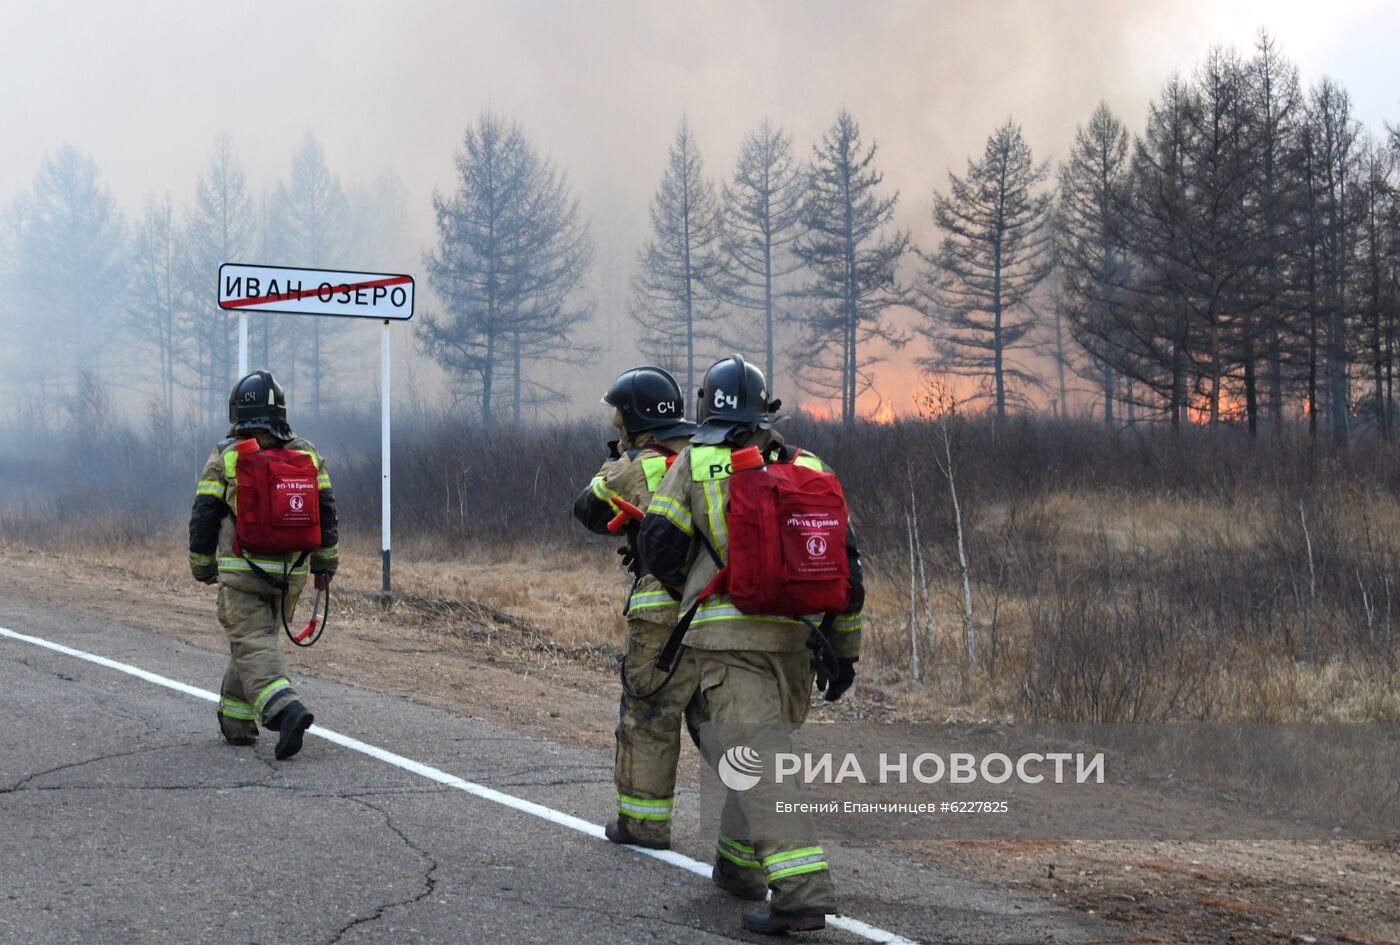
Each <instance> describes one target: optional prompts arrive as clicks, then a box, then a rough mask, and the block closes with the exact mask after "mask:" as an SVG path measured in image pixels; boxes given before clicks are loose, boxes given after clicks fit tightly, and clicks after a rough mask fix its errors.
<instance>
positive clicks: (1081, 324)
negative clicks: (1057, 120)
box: [1055, 102, 1131, 426]
mask: <svg viewBox="0 0 1400 945" xmlns="http://www.w3.org/2000/svg"><path fill="white" fill-rule="evenodd" d="M1127 176H1128V131H1127V129H1126V128H1124V127H1123V123H1122V122H1120V121H1119V120H1118V119H1117V118H1116V117H1115V116H1114V115H1113V113H1112V112H1111V111H1109V109H1108V106H1107V105H1106V104H1104V103H1102V102H1100V103H1099V107H1098V108H1097V109H1095V111H1094V114H1093V115H1092V116H1091V117H1090V119H1089V123H1088V124H1087V125H1081V126H1080V127H1079V128H1078V130H1077V131H1076V132H1075V136H1074V145H1073V148H1072V149H1071V151H1070V156H1069V159H1068V160H1067V161H1066V162H1065V164H1064V165H1063V166H1062V167H1061V168H1060V174H1059V194H1058V198H1059V201H1058V214H1057V222H1058V226H1057V228H1056V231H1055V232H1056V236H1057V238H1058V245H1057V262H1058V269H1059V281H1060V288H1061V293H1062V296H1061V297H1062V301H1063V305H1064V311H1065V314H1066V315H1067V317H1068V319H1069V322H1070V325H1071V331H1072V333H1073V335H1074V338H1075V340H1076V341H1078V343H1079V344H1080V346H1082V347H1083V348H1084V349H1085V350H1086V351H1087V352H1089V355H1090V358H1091V361H1092V370H1093V373H1094V374H1095V375H1096V376H1097V380H1098V381H1099V385H1100V390H1101V391H1102V396H1103V418H1104V423H1105V424H1107V425H1110V426H1111V425H1112V424H1113V410H1114V401H1115V400H1116V399H1117V398H1118V390H1117V381H1116V378H1117V372H1116V371H1115V369H1114V363H1115V362H1116V361H1117V360H1119V358H1120V357H1121V349H1122V348H1123V346H1124V343H1125V339H1124V334H1125V333H1124V332H1123V331H1122V329H1121V327H1120V326H1121V322H1122V320H1123V315H1124V311H1125V308H1126V306H1127V302H1128V300H1127V290H1126V286H1127V283H1128V278H1129V275H1130V273H1131V267H1130V262H1129V258H1128V247H1127V246H1126V245H1124V232H1125V227H1124V223H1123V210H1124V203H1125V201H1126V199H1127V191H1126V185H1127Z"/></svg>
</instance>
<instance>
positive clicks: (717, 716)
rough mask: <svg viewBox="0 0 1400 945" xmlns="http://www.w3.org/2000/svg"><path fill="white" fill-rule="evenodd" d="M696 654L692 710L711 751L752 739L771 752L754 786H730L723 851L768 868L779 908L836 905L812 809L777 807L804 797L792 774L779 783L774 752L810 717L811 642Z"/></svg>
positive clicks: (741, 862)
mask: <svg viewBox="0 0 1400 945" xmlns="http://www.w3.org/2000/svg"><path fill="white" fill-rule="evenodd" d="M695 658H696V664H697V667H698V669H699V673H700V691H699V693H698V695H697V697H696V707H695V708H694V709H692V712H691V716H692V721H695V722H699V724H698V725H697V726H696V727H697V728H699V729H700V731H701V740H702V741H703V742H705V743H706V745H707V751H706V754H707V756H713V755H717V754H718V753H720V752H723V751H725V750H726V749H727V748H731V747H735V745H745V746H747V747H749V748H753V749H754V750H756V751H757V752H758V753H759V755H760V756H762V757H763V758H764V759H765V762H766V765H765V767H766V769H767V772H768V774H767V775H766V776H765V777H763V778H761V779H760V780H759V782H758V783H757V784H755V785H754V786H753V787H752V788H750V789H748V790H745V791H734V790H731V791H729V792H728V793H727V795H726V797H725V805H724V811H723V813H722V814H721V819H720V838H719V853H720V856H721V858H723V859H724V860H727V861H729V862H730V863H732V864H734V865H735V866H736V867H740V868H748V869H753V868H759V869H762V870H763V874H764V876H765V878H766V879H767V882H768V886H769V888H770V889H771V890H772V893H773V899H772V905H773V908H775V909H778V910H781V911H784V912H798V913H816V912H824V913H831V912H835V911H836V890H835V887H834V885H833V884H832V881H831V873H830V871H829V870H828V868H827V862H826V854H825V853H824V852H823V850H822V848H821V846H820V845H819V844H818V843H817V841H816V824H815V823H814V822H813V820H812V817H811V815H810V814H788V813H784V814H777V813H776V810H777V809H778V805H779V804H781V803H795V802H799V801H801V800H802V798H801V796H800V795H799V794H798V791H797V788H796V785H795V784H794V783H793V782H792V781H791V780H788V781H786V782H784V783H783V784H775V783H773V782H772V779H771V771H772V767H771V766H772V758H773V756H774V754H775V753H777V752H790V751H791V750H792V740H791V737H790V731H791V729H792V728H793V727H795V726H797V725H800V724H801V723H802V722H803V721H804V720H805V719H806V717H807V707H808V704H809V700H810V694H811V690H812V671H811V656H810V655H809V654H808V653H807V652H806V651H805V650H803V651H801V652H797V653H764V652H757V651H752V650H696V651H695ZM708 760H710V758H709V757H707V761H708ZM745 833H746V834H747V836H745V835H744V834H745ZM736 834H738V836H736Z"/></svg>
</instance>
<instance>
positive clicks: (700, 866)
mask: <svg viewBox="0 0 1400 945" xmlns="http://www.w3.org/2000/svg"><path fill="white" fill-rule="evenodd" d="M0 636H3V637H9V638H10V639H12V640H18V641H20V642H21V643H31V644H33V645H34V646H41V647H43V648H44V649H46V650H53V651H54V652H55V653H62V654H64V655H65V656H74V657H77V658H78V659H80V660H87V661H88V662H89V663H96V664H97V665H98V666H105V667H106V668H107V669H115V670H116V671H117V672H120V673H126V674H127V675H129V676H135V677H136V678H137V679H143V680H145V681H146V682H148V683H154V684H155V685H157V686H164V687H165V688H167V689H174V690H175V691H176V692H182V693H184V694H185V695H187V696H194V697H195V698H196V699H203V700H205V701H206V702H218V701H219V696H218V694H217V693H213V692H210V691H209V690H207V689H199V688H197V687H195V686H190V685H187V684H186V683H182V682H179V681H178V680H174V679H170V678H169V677H166V676H161V675H159V674H157V673H152V672H149V671H148V670H144V669H141V668H139V667H136V666H132V665H130V664H128V663H121V662H118V661H117V660H113V659H108V658H107V657H105V656H98V655H97V654H95V653H88V652H86V651H85V650H76V649H74V648H73V647H71V646H64V645H63V644H62V643H54V642H53V641H52V640H46V639H44V638H43V637H33V636H29V635H27V634H23V633H17V632H15V631H14V630H8V629H6V628H4V627H0ZM307 734H309V735H317V736H319V737H321V738H324V739H325V740H326V741H328V742H333V743H334V744H336V745H339V746H341V747H342V748H348V749H350V750H351V751H358V752H359V753H360V754H362V755H368V756H369V757H371V758H376V759H378V760H379V761H382V762H384V763H385V764H391V765H393V766H394V767H396V768H402V769H403V770H405V771H409V772H412V773H413V774H416V775H418V776H420V777H424V778H427V779H428V780H429V781H436V782H437V783H438V784H442V785H445V786H447V787H450V788H456V789H457V790H459V791H465V792H466V793H468V794H471V795H473V796H475V797H479V798H481V799H483V800H487V801H491V802H492V803H495V804H501V805H503V806H505V807H509V808H511V809H513V810H518V811H520V812H521V813H524V814H529V815H531V816H532V817H539V818H540V819H542V820H547V821H549V822H550V823H555V824H558V825H559V826H561V827H568V828H569V829H570V830H577V831H578V832H579V833H582V834H587V835H588V836H590V837H595V838H597V839H599V840H603V839H605V837H604V836H603V828H602V827H601V826H599V825H598V824H594V823H589V822H588V821H586V820H583V819H582V818H579V817H575V816H573V815H572V814H566V813H564V812H563V811H558V810H555V809H554V808H552V807H545V806H544V805H543V804H536V803H535V802H534V801H527V800H525V799H524V798H522V797H516V796H515V795H514V794H507V793H505V792H504V791H497V790H496V789H495V788H489V787H487V786H486V785H484V784H477V783H475V782H473V781H466V780H463V779H462V778H459V777H457V776H456V775H455V774H448V773H447V772H446V771H443V770H442V769H440V768H434V767H433V766H432V765H425V764H423V762H421V761H414V760H413V759H412V758H405V757H404V756H403V755H398V754H395V753H394V752H392V751H389V750H387V749H384V748H380V747H379V746H377V745H371V744H369V743H368V742H362V741H360V740H359V739H358V738H351V737H350V736H349V735H342V734H340V733H339V732H333V731H331V730H330V729H328V728H322V727H321V726H319V725H313V726H311V728H309V729H307ZM627 849H629V850H631V851H633V852H634V853H639V854H641V855H642V856H649V857H651V858H652V859H654V860H660V861H661V862H663V863H669V864H671V865H672V866H676V867H679V868H681V869H683V870H686V871H688V872H691V873H694V874H695V875H696V876H703V877H705V878H706V879H708V878H709V876H710V864H708V863H701V862H700V861H699V860H695V859H692V858H690V857H688V856H686V855H685V854H683V853H677V852H675V851H674V850H648V849H645V848H643V847H633V846H629V847H628V848H627ZM826 922H827V925H829V926H833V927H835V928H838V929H844V930H845V931H847V932H850V933H852V934H854V935H859V936H860V937H861V938H864V939H868V940H869V941H872V942H882V943H888V945H915V943H914V942H913V941H912V940H910V939H907V938H904V937H903V936H901V935H896V934H895V933H894V932H887V931H885V930H884V929H882V928H878V927H876V926H873V925H869V924H867V923H865V922H861V921H860V920H859V919H853V918H851V917H850V916H843V915H829V916H827V917H826Z"/></svg>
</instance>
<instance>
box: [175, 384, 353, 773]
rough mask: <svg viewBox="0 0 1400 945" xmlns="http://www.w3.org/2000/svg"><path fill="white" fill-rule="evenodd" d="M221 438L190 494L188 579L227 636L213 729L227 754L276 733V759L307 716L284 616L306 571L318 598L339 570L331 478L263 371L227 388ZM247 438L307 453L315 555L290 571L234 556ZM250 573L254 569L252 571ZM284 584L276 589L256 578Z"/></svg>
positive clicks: (293, 561)
mask: <svg viewBox="0 0 1400 945" xmlns="http://www.w3.org/2000/svg"><path fill="white" fill-rule="evenodd" d="M228 419H229V423H230V426H229V430H228V436H227V437H226V438H225V439H224V440H223V441H221V442H220V443H219V444H218V445H216V446H215V447H214V450H213V452H212V453H210V454H209V459H208V460H207V461H206V462H205V464H204V470H203V471H202V472H201V473H200V476H199V485H198V486H197V487H196V489H195V500H194V508H193V510H192V511H191V513H190V572H191V573H192V574H193V575H194V578H195V580H196V581H200V582H202V583H204V584H214V583H216V582H217V583H218V585H219V604H218V614H219V623H220V624H221V625H222V626H223V628H224V634H225V636H227V637H228V645H229V654H230V656H229V663H228V669H226V670H225V671H224V681H223V685H222V687H221V688H220V694H219V696H220V697H219V708H218V720H219V729H220V731H222V732H223V735H224V738H225V739H227V740H228V742H229V744H231V745H251V744H253V743H254V741H255V740H256V739H257V737H258V726H259V725H261V726H262V727H263V728H266V729H270V730H272V731H275V732H277V733H278V738H277V748H276V751H275V754H276V757H277V758H278V760H282V759H286V758H290V757H291V756H292V755H295V754H296V753H297V752H298V751H300V750H301V745H302V736H303V735H304V733H305V732H306V730H307V729H308V728H309V727H310V726H311V723H312V721H313V718H312V715H311V713H310V712H309V711H307V709H306V707H305V706H304V705H302V703H301V700H300V699H298V698H297V693H296V690H294V689H293V688H292V684H291V680H290V679H289V678H288V676H287V669H286V664H285V663H284V661H283V658H282V652H281V650H280V649H279V648H278V640H277V638H278V634H279V632H280V628H281V626H282V623H283V620H284V615H285V619H286V620H290V619H291V618H292V614H293V612H294V611H295V610H296V603H297V598H298V597H299V596H300V594H301V591H302V588H303V587H305V585H306V576H307V572H308V570H309V571H310V572H312V573H313V574H314V575H315V583H316V587H317V588H318V589H320V590H325V589H327V588H329V586H330V580H331V577H332V575H334V574H335V570H336V565H337V564H338V563H339V561H338V559H339V555H340V547H339V545H338V543H337V528H336V512H335V497H334V495H333V494H332V492H331V479H330V474H329V473H328V472H327V471H326V465H325V461H324V460H323V459H322V458H321V456H320V454H319V453H317V452H316V447H314V446H312V445H311V443H310V442H308V441H307V440H304V439H302V438H301V437H299V436H297V435H296V434H295V433H293V432H292V430H291V427H290V426H288V425H287V398H286V396H285V395H284V394H283V393H282V387H281V385H279V384H278V383H277V381H276V380H275V379H274V378H273V377H272V375H271V374H270V373H268V372H267V371H255V372H253V373H252V374H249V375H248V376H247V377H245V378H243V379H242V380H240V381H239V382H238V383H237V384H235V385H234V387H233V392H232V393H231V394H230V395H229V402H228ZM249 437H255V438H256V439H257V441H258V445H259V447H260V448H262V449H288V450H294V451H297V452H302V453H306V454H307V455H309V456H310V457H311V458H312V459H313V460H314V462H315V464H316V470H317V474H318V476H317V487H318V490H317V492H318V496H319V503H320V513H321V547H320V548H318V549H317V550H316V551H315V552H314V553H312V554H311V555H310V556H309V558H306V559H304V560H302V562H301V564H300V565H297V558H299V557H301V556H299V555H286V556H269V555H253V554H244V555H237V554H234V550H233V538H234V516H236V515H237V514H238V484H237V477H236V474H235V464H236V462H237V458H238V452H237V450H236V449H235V446H236V444H237V443H238V442H239V441H240V440H244V439H247V438H249ZM255 565H256V567H254V566H255ZM258 569H261V571H262V572H263V574H265V575H268V576H270V577H273V578H274V579H276V580H278V581H285V583H286V590H285V597H284V595H283V592H282V590H281V589H279V588H277V587H274V586H273V585H272V584H270V583H269V582H268V579H267V578H266V577H264V576H262V575H260V574H259V573H258Z"/></svg>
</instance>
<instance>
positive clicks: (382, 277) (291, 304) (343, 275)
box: [219, 263, 413, 321]
mask: <svg viewBox="0 0 1400 945" xmlns="http://www.w3.org/2000/svg"><path fill="white" fill-rule="evenodd" d="M219 308H221V309H224V310H226V311H230V312H283V313H285V314H288V315H337V316H342V317H349V318H377V319H380V320H381V321H382V320H384V319H386V318H387V319H390V320H392V321H408V319H410V318H412V317H413V277H412V276H404V275H395V274H392V273H378V272H345V271H337V270H322V269H294V268H291V267H288V266H248V265H242V264H240V263H224V264H223V265H222V266H220V267H219Z"/></svg>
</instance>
